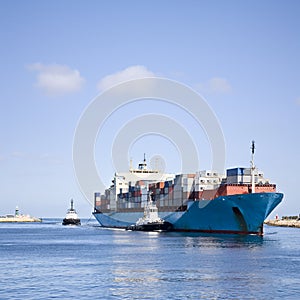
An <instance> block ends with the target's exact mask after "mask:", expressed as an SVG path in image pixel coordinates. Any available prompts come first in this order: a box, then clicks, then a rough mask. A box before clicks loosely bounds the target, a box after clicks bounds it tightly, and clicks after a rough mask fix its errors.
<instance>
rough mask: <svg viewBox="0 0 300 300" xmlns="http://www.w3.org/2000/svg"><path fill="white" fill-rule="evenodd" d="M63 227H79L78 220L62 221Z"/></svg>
mask: <svg viewBox="0 0 300 300" xmlns="http://www.w3.org/2000/svg"><path fill="white" fill-rule="evenodd" d="M62 224H63V225H81V223H80V220H79V219H63V222H62Z"/></svg>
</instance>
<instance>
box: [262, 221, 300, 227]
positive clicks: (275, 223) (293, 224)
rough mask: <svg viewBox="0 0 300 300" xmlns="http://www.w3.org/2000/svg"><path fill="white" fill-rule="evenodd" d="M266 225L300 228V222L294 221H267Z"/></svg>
mask: <svg viewBox="0 0 300 300" xmlns="http://www.w3.org/2000/svg"><path fill="white" fill-rule="evenodd" d="M264 223H265V224H266V225H269V226H280V227H296V228H300V220H294V219H281V220H276V219H275V220H266V221H265V222H264Z"/></svg>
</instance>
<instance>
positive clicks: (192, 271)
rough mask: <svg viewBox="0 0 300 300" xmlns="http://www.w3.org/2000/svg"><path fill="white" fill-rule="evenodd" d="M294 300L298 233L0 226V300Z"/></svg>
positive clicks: (88, 224)
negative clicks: (229, 233) (241, 233)
mask: <svg viewBox="0 0 300 300" xmlns="http://www.w3.org/2000/svg"><path fill="white" fill-rule="evenodd" d="M280 298H283V299H300V229H296V228H279V227H268V226H266V227H265V235H264V236H263V237H258V236H239V235H211V234H210V235H208V234H191V233H171V232H169V233H146V232H130V231H123V230H110V229H102V228H100V227H98V226H97V223H96V222H95V221H93V220H92V221H88V220H86V221H84V222H83V224H82V226H79V227H68V226H67V227H65V226H62V225H61V220H54V219H52V220H50V219H49V220H44V222H43V223H40V224H39V223H36V224H4V223H2V224H0V299H1V300H4V299H14V300H16V299H280Z"/></svg>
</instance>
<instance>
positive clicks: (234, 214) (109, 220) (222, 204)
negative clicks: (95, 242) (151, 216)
mask: <svg viewBox="0 0 300 300" xmlns="http://www.w3.org/2000/svg"><path fill="white" fill-rule="evenodd" d="M282 198H283V194H281V193H254V194H241V195H231V196H221V197H218V198H215V199H214V200H199V201H191V202H188V207H187V210H186V211H183V212H182V211H180V212H164V213H160V214H159V216H160V217H161V218H162V219H164V220H165V221H167V222H170V223H171V224H172V225H173V230H175V231H197V232H215V233H239V234H262V233H263V222H264V220H265V219H266V218H267V216H268V215H269V214H270V213H271V212H272V210H273V209H274V208H275V207H276V206H277V205H278V204H279V203H280V202H281V201H282ZM94 216H95V218H96V219H97V221H98V222H99V224H100V225H101V226H103V227H110V228H126V227H127V226H129V225H132V224H135V222H136V221H137V220H138V218H140V217H142V216H143V212H112V213H106V214H104V213H98V212H95V213H94Z"/></svg>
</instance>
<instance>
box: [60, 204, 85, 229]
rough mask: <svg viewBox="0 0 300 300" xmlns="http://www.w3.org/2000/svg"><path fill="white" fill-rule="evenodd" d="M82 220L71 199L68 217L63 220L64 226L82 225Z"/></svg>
mask: <svg viewBox="0 0 300 300" xmlns="http://www.w3.org/2000/svg"><path fill="white" fill-rule="evenodd" d="M80 224H81V223H80V219H79V218H78V215H77V212H76V210H75V209H74V207H73V199H71V208H70V209H68V211H67V214H66V217H65V218H64V219H63V222H62V225H80Z"/></svg>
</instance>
